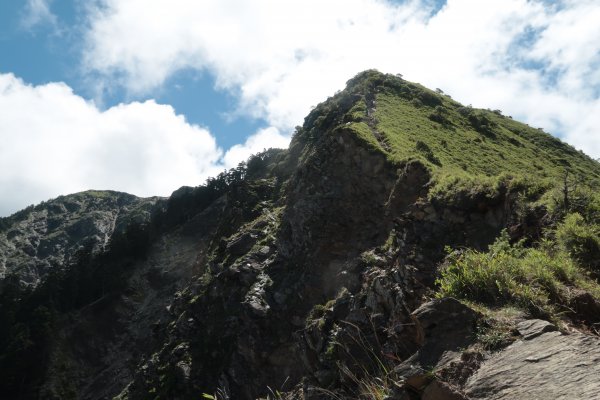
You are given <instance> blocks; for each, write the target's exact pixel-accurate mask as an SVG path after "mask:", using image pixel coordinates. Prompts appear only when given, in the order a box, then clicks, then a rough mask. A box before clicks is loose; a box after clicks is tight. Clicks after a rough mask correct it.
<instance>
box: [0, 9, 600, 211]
mask: <svg viewBox="0 0 600 400" xmlns="http://www.w3.org/2000/svg"><path fill="white" fill-rule="evenodd" d="M598 21H600V2H599V1H598V0H557V1H551V0H447V1H444V0H404V1H401V0H396V1H392V0H302V1H298V0H252V1H250V0H2V1H1V2H0V142H1V143H2V146H1V147H0V216H6V215H9V214H11V213H12V212H15V211H17V210H19V209H21V208H24V207H26V206H27V205H30V204H35V203H38V202H40V201H43V200H47V199H49V198H53V197H56V196H58V195H61V194H68V193H73V192H77V191H82V190H87V189H98V190H101V189H111V190H119V191H125V192H129V193H133V194H135V195H138V196H152V195H160V196H168V195H169V194H170V193H171V192H172V191H174V190H175V189H177V188H179V187H180V186H183V185H188V186H196V185H199V184H201V183H203V182H204V180H205V179H206V178H207V177H209V176H214V175H216V174H218V173H219V172H221V171H223V170H224V169H226V168H231V167H235V166H236V165H237V164H238V163H239V162H240V161H243V160H245V159H246V158H247V157H248V156H250V155H251V154H253V153H257V152H259V151H261V150H263V149H266V148H270V147H286V146H287V145H288V144H289V141H290V137H291V134H292V132H293V131H294V127H295V126H298V125H302V122H303V118H304V117H305V116H306V115H307V114H308V112H309V111H310V110H311V108H312V107H314V106H315V105H317V104H318V103H320V102H321V101H324V100H325V99H326V98H327V97H328V96H331V95H332V94H334V93H335V92H336V91H338V90H341V89H343V88H344V86H345V82H346V81H347V80H348V79H350V78H351V77H352V76H354V75H355V74H357V73H358V72H360V71H362V70H365V69H370V68H376V69H378V70H380V71H382V72H386V73H392V74H402V75H403V77H404V78H405V79H407V80H410V81H413V82H419V83H422V84H423V85H425V86H428V87H430V88H440V89H442V90H443V91H444V92H445V93H447V94H449V95H451V96H452V97H453V98H454V99H456V100H458V101H460V102H462V103H463V104H471V105H472V106H473V107H480V108H491V109H500V110H502V111H503V113H504V114H505V115H511V116H512V117H513V118H515V119H517V120H520V121H523V122H526V123H528V124H530V125H532V126H534V127H541V128H543V129H544V130H546V131H547V132H549V133H552V134H553V135H555V136H557V137H559V138H561V139H562V140H563V141H565V142H567V143H569V144H571V145H573V146H574V147H575V148H577V149H580V150H582V151H584V152H585V153H586V154H588V155H590V156H591V157H593V158H599V157H600V128H599V127H600V23H598Z"/></svg>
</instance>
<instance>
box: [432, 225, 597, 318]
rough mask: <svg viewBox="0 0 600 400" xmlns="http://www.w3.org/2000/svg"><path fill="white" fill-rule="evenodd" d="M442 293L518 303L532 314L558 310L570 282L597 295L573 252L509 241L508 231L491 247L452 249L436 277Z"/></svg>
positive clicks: (481, 300) (494, 302) (492, 303)
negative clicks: (483, 249) (574, 257)
mask: <svg viewBox="0 0 600 400" xmlns="http://www.w3.org/2000/svg"><path fill="white" fill-rule="evenodd" d="M437 284H438V286H439V296H440V297H445V296H451V297H456V298H459V299H464V300H469V301H473V302H477V303H482V304H485V305H488V306H503V305H507V304H514V305H517V306H519V307H521V308H524V309H527V310H529V311H530V312H532V313H533V314H540V313H542V314H553V313H554V312H555V311H556V306H559V305H561V304H562V303H563V301H564V297H565V294H566V293H567V287H572V286H576V287H585V288H586V289H588V290H591V291H592V292H593V293H594V294H595V295H598V293H600V291H599V290H598V289H599V288H598V285H597V284H595V283H594V282H591V281H590V280H589V279H588V278H587V277H586V275H585V274H584V273H583V272H582V271H581V270H580V269H579V268H578V267H577V265H576V264H575V263H574V262H573V260H572V259H571V258H570V257H569V255H568V253H566V252H564V251H556V250H554V249H552V247H551V246H550V244H549V243H545V244H544V245H542V246H541V248H537V249H533V248H529V249H526V248H523V247H522V245H521V244H517V245H510V244H509V243H508V237H507V235H506V234H503V235H502V236H501V237H500V238H499V239H498V240H497V241H496V243H494V244H493V245H492V246H490V250H489V251H488V252H485V253H482V252H478V251H475V250H466V251H464V252H453V253H451V254H450V255H449V256H448V257H447V263H446V265H445V266H444V267H443V268H442V270H441V273H440V277H439V278H438V280H437Z"/></svg>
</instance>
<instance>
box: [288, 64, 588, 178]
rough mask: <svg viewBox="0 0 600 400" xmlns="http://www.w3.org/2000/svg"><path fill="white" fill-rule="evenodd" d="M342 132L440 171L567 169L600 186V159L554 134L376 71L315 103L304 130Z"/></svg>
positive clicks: (550, 172)
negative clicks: (344, 130) (562, 140)
mask: <svg viewBox="0 0 600 400" xmlns="http://www.w3.org/2000/svg"><path fill="white" fill-rule="evenodd" d="M373 101H374V102H373ZM369 108H370V109H371V110H370V111H371V112H370V113H369V112H368V111H369V110H368V109H369ZM338 129H350V130H352V131H353V132H354V133H356V135H357V137H359V138H360V139H362V140H364V141H365V143H367V144H368V146H369V147H370V148H372V149H375V150H377V151H381V152H383V153H385V154H386V156H387V157H388V159H389V160H390V161H395V162H398V163H403V162H406V161H407V160H409V159H414V158H419V159H421V160H422V161H424V162H425V163H426V164H428V165H429V166H430V167H431V169H432V171H433V172H434V174H435V175H436V176H437V175H438V174H439V175H448V174H450V175H454V174H460V173H466V174H468V175H483V176H497V175H500V174H502V173H505V174H506V173H508V174H511V175H515V176H516V175H520V176H526V177H530V180H531V179H533V180H540V179H542V180H543V179H551V180H556V179H557V178H562V177H563V176H564V174H565V172H566V171H568V172H569V174H571V176H577V177H583V178H582V179H583V180H585V181H587V182H594V183H595V184H598V183H600V163H598V162H597V161H595V160H593V159H591V158H590V157H588V156H586V155H585V154H583V153H581V152H579V151H577V150H575V149H574V148H573V147H572V146H570V145H568V144H566V143H563V142H561V141H560V140H559V139H557V138H555V137H553V136H551V135H549V134H548V133H545V132H543V131H542V130H540V129H537V128H533V127H530V126H528V125H526V124H523V123H520V122H518V121H514V120H513V119H511V118H510V117H505V116H503V115H502V114H501V112H499V111H491V110H482V109H474V108H472V107H470V106H463V105H462V104H460V103H458V102H456V101H454V100H452V99H451V98H450V97H449V96H446V95H443V94H441V93H436V92H434V91H431V90H429V89H427V88H425V87H423V86H421V85H419V84H415V83H411V82H408V81H405V80H403V79H401V78H399V77H396V76H393V75H389V74H388V75H386V74H382V73H379V72H377V71H374V70H369V71H365V72H362V73H360V74H358V75H357V76H356V77H354V78H353V79H351V80H349V81H348V84H347V87H346V89H345V90H344V91H342V92H340V93H338V94H336V95H335V96H333V97H331V98H329V99H327V101H325V102H323V103H321V104H319V105H318V106H317V107H315V109H314V110H313V111H312V112H311V113H310V114H309V115H308V116H307V118H306V119H305V124H304V127H303V128H300V131H301V133H302V135H306V137H310V138H316V137H319V136H320V135H322V134H324V133H326V132H335V131H336V130H338ZM376 135H378V136H379V137H376ZM381 142H384V143H385V146H382V145H381ZM424 149H425V150H426V151H424Z"/></svg>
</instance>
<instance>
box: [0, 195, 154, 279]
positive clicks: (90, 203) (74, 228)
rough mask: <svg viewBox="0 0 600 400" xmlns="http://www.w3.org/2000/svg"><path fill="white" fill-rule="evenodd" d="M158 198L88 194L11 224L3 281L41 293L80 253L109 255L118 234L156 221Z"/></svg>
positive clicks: (0, 243)
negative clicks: (50, 278) (46, 281)
mask: <svg viewBox="0 0 600 400" xmlns="http://www.w3.org/2000/svg"><path fill="white" fill-rule="evenodd" d="M156 201H157V198H151V199H140V198H138V197H135V196H132V195H130V194H126V193H118V192H109V191H105V192H99V191H88V192H82V193H77V194H74V195H69V196H61V197H59V198H57V199H55V200H51V201H48V202H46V203H43V204H41V205H38V206H36V207H34V208H33V209H30V210H29V209H28V210H25V211H22V212H20V213H18V214H16V215H14V216H12V217H9V218H6V221H3V222H5V224H4V225H5V227H4V229H3V230H2V231H0V281H1V280H2V279H4V278H5V277H6V276H12V277H16V278H17V279H19V280H20V281H21V282H22V284H24V285H28V286H31V287H35V286H36V285H37V284H38V283H39V282H40V281H41V280H42V279H43V278H44V276H45V275H46V274H47V273H48V272H49V271H50V270H52V269H53V268H62V267H64V266H65V265H66V264H68V263H69V261H70V259H71V258H72V257H73V256H74V255H75V254H76V252H77V251H78V250H80V249H82V248H84V247H85V246H91V248H92V249H93V251H94V252H96V253H97V252H100V251H102V250H104V249H105V248H106V246H107V244H108V242H109V241H110V238H111V236H112V235H113V233H114V232H115V231H117V232H119V231H123V230H124V229H125V228H126V227H127V224H129V223H130V222H136V223H139V222H143V221H148V220H149V219H150V213H151V211H152V208H153V206H154V204H155V203H156Z"/></svg>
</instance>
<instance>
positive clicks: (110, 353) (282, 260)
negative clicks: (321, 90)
mask: <svg viewBox="0 0 600 400" xmlns="http://www.w3.org/2000/svg"><path fill="white" fill-rule="evenodd" d="M599 185H600V164H599V163H598V162H597V161H594V160H592V159H591V158H589V157H587V156H586V155H585V154H583V153H581V152H579V151H577V150H575V149H573V148H572V147H571V146H569V145H567V144H565V143H563V142H561V141H560V140H558V139H556V138H554V137H552V136H550V135H548V134H547V133H544V132H543V131H541V130H539V129H535V128H531V127H529V126H527V125H525V124H522V123H519V122H517V121H514V120H513V119H511V118H510V117H508V116H503V115H502V113H501V112H500V111H497V110H496V111H490V110H480V109H473V108H472V107H468V106H463V105H461V104H459V103H457V102H455V101H454V100H452V99H451V98H450V97H449V96H447V95H445V94H443V93H441V91H437V92H435V91H431V90H429V89H427V88H424V87H422V86H420V85H418V84H414V83H411V82H407V81H405V80H403V79H402V78H400V77H398V76H393V75H386V74H382V73H379V72H377V71H373V70H370V71H365V72H363V73H360V74H359V75H357V76H356V77H354V78H353V79H351V80H350V81H348V84H347V87H346V89H345V90H343V91H341V92H339V93H337V94H335V95H334V96H333V97H331V98H329V99H327V100H326V101H324V102H323V103H321V104H319V105H318V106H317V107H315V108H314V109H313V110H312V111H311V113H310V114H309V115H308V116H307V117H306V119H305V121H304V124H303V126H301V127H297V128H296V132H295V135H294V137H293V139H292V142H291V144H290V147H289V149H287V150H277V149H270V150H266V151H264V152H262V153H259V154H256V155H254V156H252V157H251V158H250V159H249V160H248V161H247V162H246V163H242V164H240V166H239V167H238V168H235V169H232V170H229V171H226V172H224V173H222V174H220V175H219V176H218V177H215V178H212V179H209V180H208V181H207V182H206V183H205V184H204V185H201V186H198V187H195V188H190V187H183V188H181V189H179V190H177V191H176V192H174V193H173V195H172V196H171V197H170V198H168V199H159V198H151V199H139V198H136V197H134V196H130V195H126V194H122V193H115V192H84V193H80V194H75V195H70V196H64V197H61V198H58V199H56V200H52V201H49V202H47V203H44V204H42V205H39V206H36V207H33V208H31V209H28V210H25V211H22V212H20V213H17V214H15V215H14V216H12V217H9V218H7V219H3V220H2V221H1V231H0V268H1V269H0V273H1V274H2V275H1V278H2V280H1V283H0V374H1V375H0V376H2V377H3V379H2V380H1V381H0V393H3V396H4V397H3V398H8V399H34V398H35V399H37V398H42V399H110V398H116V399H132V400H133V399H198V398H213V399H220V400H223V399H255V398H268V399H390V400H391V399H430V400H431V399H470V398H473V399H509V398H529V397H527V396H530V395H531V396H533V397H539V398H542V397H546V398H554V397H557V396H558V397H560V396H563V395H564V396H568V397H569V398H574V399H584V398H585V399H588V398H593V396H594V395H595V393H598V392H600V383H598V381H597V379H596V376H597V374H598V373H600V370H599V369H598V368H599V367H598V365H596V364H593V363H592V364H590V363H589V359H590V358H589V357H588V355H591V357H596V356H597V353H598V350H597V349H598V348H599V347H598V345H599V344H600V338H598V335H597V333H598V331H597V330H596V329H597V326H598V325H597V324H598V323H600V285H599V281H598V279H599V277H600V261H599V260H600V239H599V237H600V223H599V220H600V196H599V194H598V193H599V191H598V187H599ZM566 326H569V329H570V330H571V331H573V332H574V331H575V330H578V331H579V332H577V333H573V334H572V335H564V334H563V333H562V332H561V331H560V329H563V330H565V327H566ZM520 354H526V356H523V357H521V356H520ZM542 363H543V365H544V366H546V367H547V368H546V367H545V368H546V369H545V370H544V371H545V372H544V373H542V372H540V371H541V368H542ZM582 363H588V364H586V365H587V367H586V368H587V369H586V373H584V374H582V373H580V370H578V368H580V367H579V366H580V365H583V364H582ZM511 371H518V372H515V373H517V374H518V376H511ZM544 374H547V377H545V375H544ZM565 398H566V397H565Z"/></svg>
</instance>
